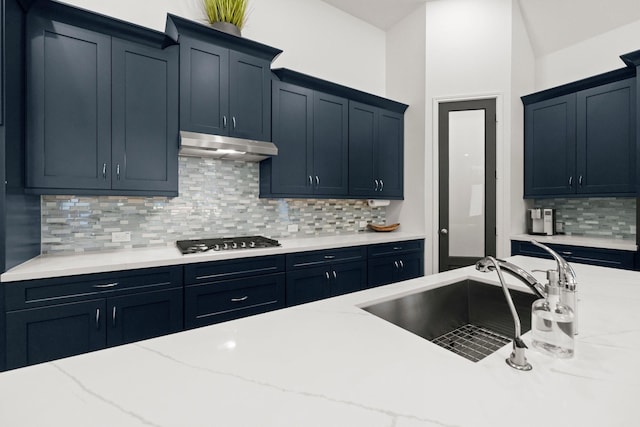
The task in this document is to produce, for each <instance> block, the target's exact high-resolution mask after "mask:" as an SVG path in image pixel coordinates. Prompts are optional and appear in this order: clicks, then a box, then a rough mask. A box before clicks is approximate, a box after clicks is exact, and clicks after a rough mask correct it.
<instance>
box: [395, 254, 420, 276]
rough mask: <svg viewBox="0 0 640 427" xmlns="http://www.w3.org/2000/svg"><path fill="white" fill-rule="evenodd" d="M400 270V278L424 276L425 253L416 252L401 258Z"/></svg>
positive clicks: (399, 261)
mask: <svg viewBox="0 0 640 427" xmlns="http://www.w3.org/2000/svg"><path fill="white" fill-rule="evenodd" d="M398 264H400V271H399V276H398V280H409V279H414V278H416V277H422V276H424V254H423V253H422V252H415V253H411V254H406V255H403V256H401V257H400V258H399V260H398Z"/></svg>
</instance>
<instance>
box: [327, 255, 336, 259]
mask: <svg viewBox="0 0 640 427" xmlns="http://www.w3.org/2000/svg"><path fill="white" fill-rule="evenodd" d="M335 257H336V256H335V255H325V256H324V259H334V258H335Z"/></svg>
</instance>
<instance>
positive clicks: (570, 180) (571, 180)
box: [569, 176, 573, 187]
mask: <svg viewBox="0 0 640 427" xmlns="http://www.w3.org/2000/svg"><path fill="white" fill-rule="evenodd" d="M572 185H573V176H570V177H569V187H571V186H572Z"/></svg>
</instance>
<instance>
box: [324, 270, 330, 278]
mask: <svg viewBox="0 0 640 427" xmlns="http://www.w3.org/2000/svg"><path fill="white" fill-rule="evenodd" d="M324 275H325V277H326V278H327V280H329V272H328V271H325V272H324Z"/></svg>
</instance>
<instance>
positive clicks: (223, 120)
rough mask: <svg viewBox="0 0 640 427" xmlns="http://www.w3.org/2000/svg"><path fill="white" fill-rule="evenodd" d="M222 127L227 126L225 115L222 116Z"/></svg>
mask: <svg viewBox="0 0 640 427" xmlns="http://www.w3.org/2000/svg"><path fill="white" fill-rule="evenodd" d="M222 127H223V128H226V127H227V116H222Z"/></svg>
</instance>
